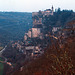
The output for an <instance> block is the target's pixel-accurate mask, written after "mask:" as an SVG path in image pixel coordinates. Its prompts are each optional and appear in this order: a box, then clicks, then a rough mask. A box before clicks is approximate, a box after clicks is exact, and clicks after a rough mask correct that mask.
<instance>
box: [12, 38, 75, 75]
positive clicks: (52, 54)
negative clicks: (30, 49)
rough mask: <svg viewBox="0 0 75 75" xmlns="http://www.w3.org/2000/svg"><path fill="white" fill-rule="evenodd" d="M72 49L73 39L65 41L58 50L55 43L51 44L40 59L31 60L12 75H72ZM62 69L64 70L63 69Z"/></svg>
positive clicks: (74, 69) (74, 41)
mask: <svg viewBox="0 0 75 75" xmlns="http://www.w3.org/2000/svg"><path fill="white" fill-rule="evenodd" d="M74 49H75V38H74V37H68V38H67V39H65V40H64V46H63V48H60V47H59V43H58V42H57V41H56V43H53V44H52V45H51V46H49V47H48V48H47V49H46V52H45V53H44V54H43V55H42V56H41V57H39V58H37V59H35V60H33V61H32V62H31V63H30V62H29V63H25V65H24V66H23V67H22V68H20V70H17V71H16V72H15V73H14V74H13V75H17V74H18V75H30V74H31V75H65V72H66V73H67V74H66V75H74V72H75V63H74V62H75V54H74V53H75V50H74ZM66 58H67V59H66ZM61 63H62V65H61ZM66 63H67V64H66ZM72 65H73V66H72ZM63 67H66V68H64V69H63ZM67 69H68V71H67Z"/></svg>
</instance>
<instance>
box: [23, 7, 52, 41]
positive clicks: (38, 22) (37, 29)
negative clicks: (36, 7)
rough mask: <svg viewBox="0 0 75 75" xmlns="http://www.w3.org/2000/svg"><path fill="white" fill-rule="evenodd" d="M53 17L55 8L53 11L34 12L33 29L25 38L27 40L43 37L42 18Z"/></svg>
mask: <svg viewBox="0 0 75 75" xmlns="http://www.w3.org/2000/svg"><path fill="white" fill-rule="evenodd" d="M49 15H53V7H52V9H46V10H45V11H39V12H33V13H32V19H33V27H32V28H31V29H30V30H29V31H28V33H27V34H26V35H25V36H24V39H25V40H27V38H28V37H29V38H36V37H38V38H40V36H41V37H43V36H42V35H41V34H42V33H43V28H44V26H43V23H42V18H43V17H44V16H49Z"/></svg>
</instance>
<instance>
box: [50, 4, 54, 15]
mask: <svg viewBox="0 0 75 75" xmlns="http://www.w3.org/2000/svg"><path fill="white" fill-rule="evenodd" d="M51 9H52V15H53V12H54V11H53V10H54V7H53V5H52V8H51Z"/></svg>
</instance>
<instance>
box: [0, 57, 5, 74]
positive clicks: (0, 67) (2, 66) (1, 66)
mask: <svg viewBox="0 0 75 75" xmlns="http://www.w3.org/2000/svg"><path fill="white" fill-rule="evenodd" d="M2 60H3V59H2V58H1V57H0V61H2ZM3 69H4V65H3V63H0V75H3Z"/></svg>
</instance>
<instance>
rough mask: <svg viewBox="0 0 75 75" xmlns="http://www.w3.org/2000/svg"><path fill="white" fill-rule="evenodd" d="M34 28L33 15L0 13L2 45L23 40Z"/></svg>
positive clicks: (0, 40) (0, 39)
mask: <svg viewBox="0 0 75 75" xmlns="http://www.w3.org/2000/svg"><path fill="white" fill-rule="evenodd" d="M31 27H32V13H24V12H0V43H3V44H6V43H7V42H8V41H10V40H21V39H23V36H24V33H25V32H26V31H28V29H29V28H31Z"/></svg>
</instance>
